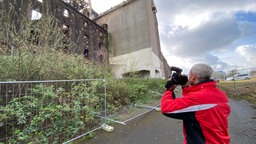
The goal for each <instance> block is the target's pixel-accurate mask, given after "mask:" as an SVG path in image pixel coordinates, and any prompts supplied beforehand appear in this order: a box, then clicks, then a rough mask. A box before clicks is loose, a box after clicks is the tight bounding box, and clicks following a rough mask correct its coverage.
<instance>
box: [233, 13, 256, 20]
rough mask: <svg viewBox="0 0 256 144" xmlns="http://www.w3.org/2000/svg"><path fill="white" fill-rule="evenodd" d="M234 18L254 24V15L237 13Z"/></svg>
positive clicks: (255, 15) (255, 16) (255, 17)
mask: <svg viewBox="0 0 256 144" xmlns="http://www.w3.org/2000/svg"><path fill="white" fill-rule="evenodd" d="M235 16H236V19H237V20H238V21H248V22H256V13H252V12H238V13H236V15H235Z"/></svg>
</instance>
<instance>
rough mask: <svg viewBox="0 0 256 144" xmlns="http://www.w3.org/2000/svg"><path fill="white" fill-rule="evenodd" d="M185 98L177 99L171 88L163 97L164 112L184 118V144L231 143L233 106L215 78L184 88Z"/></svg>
mask: <svg viewBox="0 0 256 144" xmlns="http://www.w3.org/2000/svg"><path fill="white" fill-rule="evenodd" d="M182 95H183V97H181V98H176V99H173V98H172V96H173V92H172V91H169V90H167V91H166V92H165V93H164V95H163V97H162V100H161V111H162V113H163V114H164V115H166V116H168V117H171V118H176V119H182V120H183V127H184V137H185V138H184V144H229V143H230V136H229V134H228V116H229V114H230V106H229V104H228V98H227V96H226V94H225V93H224V92H222V91H221V90H219V89H218V88H217V87H216V83H215V82H214V81H210V82H205V83H201V84H197V85H194V86H191V87H188V88H184V89H183V94H182Z"/></svg>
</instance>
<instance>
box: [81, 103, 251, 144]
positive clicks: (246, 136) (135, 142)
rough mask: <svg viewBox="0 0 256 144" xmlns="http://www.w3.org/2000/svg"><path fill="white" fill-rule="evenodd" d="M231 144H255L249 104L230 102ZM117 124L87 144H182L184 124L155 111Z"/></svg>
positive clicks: (100, 132)
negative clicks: (110, 131)
mask: <svg viewBox="0 0 256 144" xmlns="http://www.w3.org/2000/svg"><path fill="white" fill-rule="evenodd" d="M230 106H231V114H230V116H229V133H230V136H231V144H256V110H255V108H253V107H252V106H251V105H250V104H249V103H248V102H246V101H238V100H230ZM126 124H127V125H120V124H115V125H112V126H114V128H115V129H114V131H113V132H112V133H108V132H105V131H103V130H99V131H96V133H95V137H94V138H92V139H90V140H88V141H83V142H81V141H80V142H79V143H86V144H87V143H88V144H179V143H180V144H181V143H182V142H183V134H182V122H181V121H180V120H175V119H171V118H167V117H165V116H163V115H162V114H161V113H160V112H157V111H152V112H149V113H146V114H144V115H142V116H140V117H138V118H136V119H133V120H131V121H129V122H127V123H126Z"/></svg>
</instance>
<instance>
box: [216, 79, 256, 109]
mask: <svg viewBox="0 0 256 144" xmlns="http://www.w3.org/2000/svg"><path fill="white" fill-rule="evenodd" d="M218 86H219V87H220V88H221V89H222V90H223V91H225V92H226V93H227V95H228V97H230V98H235V99H244V100H247V101H249V102H250V103H252V104H253V105H256V79H255V78H254V79H250V80H239V81H235V82H234V81H221V82H219V83H218Z"/></svg>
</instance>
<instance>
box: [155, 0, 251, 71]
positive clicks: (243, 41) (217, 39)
mask: <svg viewBox="0 0 256 144" xmlns="http://www.w3.org/2000/svg"><path fill="white" fill-rule="evenodd" d="M155 3H156V6H157V9H158V13H157V17H158V23H159V28H160V29H159V32H160V40H161V47H162V49H165V50H164V52H165V53H163V54H164V56H165V57H166V59H167V61H168V63H169V65H175V66H177V65H180V66H181V67H189V66H191V65H193V64H195V63H198V62H205V63H208V64H211V65H212V66H213V67H214V69H215V70H223V69H227V68H229V65H231V64H233V65H234V64H235V65H236V64H237V65H239V64H241V63H244V62H242V60H241V62H237V60H238V58H234V56H239V55H237V53H236V52H235V49H236V47H237V46H238V45H247V44H256V42H255V39H256V29H255V27H256V23H252V22H245V21H238V20H237V19H236V16H235V14H236V13H238V12H255V11H256V10H255V7H256V3H255V1H253V0H247V1H240V0H232V2H230V1H222V0H214V1H205V0H197V1H191V0H182V1H176V0H168V1H163V0H155ZM247 50H248V49H246V50H245V51H247ZM213 53H214V55H213ZM235 53H236V54H235ZM226 56H230V58H223V57H226ZM246 56H248V55H244V57H246ZM231 59H232V60H235V61H231ZM224 60H225V61H224ZM244 60H246V63H249V62H250V63H253V62H251V61H253V60H252V59H250V58H247V59H244ZM177 61H178V62H177ZM181 61H183V62H181ZM227 62H228V63H227Z"/></svg>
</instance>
